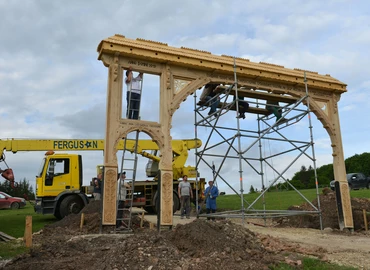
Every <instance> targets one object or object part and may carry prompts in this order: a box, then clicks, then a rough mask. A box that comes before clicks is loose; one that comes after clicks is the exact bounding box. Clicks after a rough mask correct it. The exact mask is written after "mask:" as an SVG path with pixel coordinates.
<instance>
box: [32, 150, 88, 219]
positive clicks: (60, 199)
mask: <svg viewBox="0 0 370 270" xmlns="http://www.w3.org/2000/svg"><path fill="white" fill-rule="evenodd" d="M87 203H88V198H87V196H86V195H85V193H84V192H83V187H82V157H81V155H76V154H62V153H61V154H59V153H58V154H55V153H54V152H53V151H49V152H47V153H46V154H45V157H44V159H43V160H42V163H41V166H40V169H39V172H38V174H37V176H36V204H35V207H34V208H35V211H36V212H37V213H41V214H53V215H54V216H55V217H57V218H59V219H61V218H63V217H65V216H67V215H68V214H71V213H79V212H80V211H81V209H82V208H83V207H84V206H85V205H86V204H87Z"/></svg>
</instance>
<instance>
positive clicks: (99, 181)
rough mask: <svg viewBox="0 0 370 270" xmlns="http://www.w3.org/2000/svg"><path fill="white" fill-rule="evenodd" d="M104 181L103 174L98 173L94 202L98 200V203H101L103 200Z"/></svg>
mask: <svg viewBox="0 0 370 270" xmlns="http://www.w3.org/2000/svg"><path fill="white" fill-rule="evenodd" d="M102 179H103V174H102V173H98V176H97V177H96V178H95V179H94V183H93V185H94V191H93V196H94V200H96V201H99V200H100V199H101V186H102Z"/></svg>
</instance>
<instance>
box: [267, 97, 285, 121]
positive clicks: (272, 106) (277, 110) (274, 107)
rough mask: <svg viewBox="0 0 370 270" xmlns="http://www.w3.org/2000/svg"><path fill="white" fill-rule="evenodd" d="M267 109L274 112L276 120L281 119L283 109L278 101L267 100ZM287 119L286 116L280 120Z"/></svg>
mask: <svg viewBox="0 0 370 270" xmlns="http://www.w3.org/2000/svg"><path fill="white" fill-rule="evenodd" d="M266 110H268V111H269V112H270V113H273V114H274V115H275V116H276V122H277V121H279V120H280V119H281V113H282V109H281V107H280V105H279V102H278V101H275V100H267V101H266ZM285 121H286V119H285V118H282V119H281V120H280V122H285Z"/></svg>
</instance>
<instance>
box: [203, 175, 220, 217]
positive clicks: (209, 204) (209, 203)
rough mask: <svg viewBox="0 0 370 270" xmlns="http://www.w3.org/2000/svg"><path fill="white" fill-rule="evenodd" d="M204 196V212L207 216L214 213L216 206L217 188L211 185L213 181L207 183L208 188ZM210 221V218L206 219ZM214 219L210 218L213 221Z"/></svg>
mask: <svg viewBox="0 0 370 270" xmlns="http://www.w3.org/2000/svg"><path fill="white" fill-rule="evenodd" d="M204 195H205V197H206V211H207V214H210V213H211V212H212V213H216V209H217V205H216V198H217V197H218V188H217V187H216V186H214V185H213V181H209V182H208V187H207V188H206V190H205V191H204ZM207 219H208V220H210V219H211V218H210V217H207ZM214 219H215V218H212V220H214Z"/></svg>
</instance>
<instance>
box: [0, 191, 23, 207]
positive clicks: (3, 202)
mask: <svg viewBox="0 0 370 270" xmlns="http://www.w3.org/2000/svg"><path fill="white" fill-rule="evenodd" d="M25 206H26V200H25V199H23V198H19V197H13V196H10V195H9V194H6V193H5V192H2V191H0V209H5V208H11V209H19V208H23V207H25Z"/></svg>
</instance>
